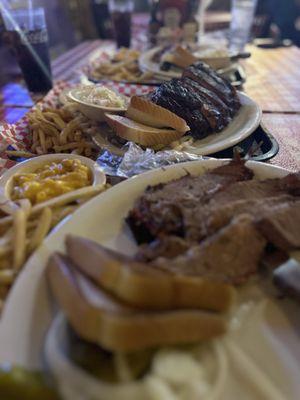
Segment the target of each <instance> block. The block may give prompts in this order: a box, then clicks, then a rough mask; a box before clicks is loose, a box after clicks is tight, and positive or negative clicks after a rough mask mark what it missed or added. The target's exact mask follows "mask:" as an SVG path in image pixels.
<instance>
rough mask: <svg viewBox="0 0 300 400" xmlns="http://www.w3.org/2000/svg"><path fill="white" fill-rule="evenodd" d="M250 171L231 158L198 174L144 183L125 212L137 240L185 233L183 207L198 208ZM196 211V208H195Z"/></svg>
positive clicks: (250, 172)
mask: <svg viewBox="0 0 300 400" xmlns="http://www.w3.org/2000/svg"><path fill="white" fill-rule="evenodd" d="M252 177H253V172H252V171H251V170H250V169H248V168H247V167H246V166H245V164H244V162H242V161H238V160H234V161H232V162H230V163H228V164H226V165H223V166H221V167H218V168H215V169H213V170H211V171H209V172H208V173H205V174H203V175H201V176H198V177H193V176H191V175H186V176H184V177H183V178H180V179H177V180H175V181H171V182H169V183H166V184H160V185H156V186H153V187H148V188H147V189H146V191H145V193H144V195H143V196H141V197H140V198H139V199H138V200H137V201H136V203H135V205H134V207H133V209H132V210H131V211H130V212H129V215H128V217H127V222H128V224H129V225H130V227H131V229H132V231H133V233H134V235H135V237H136V239H137V241H138V243H145V242H149V241H151V240H153V239H154V238H155V237H156V236H158V235H160V234H175V235H177V236H181V237H183V236H185V234H186V229H185V228H186V227H185V225H184V220H183V217H184V213H185V210H188V209H192V210H195V207H198V211H199V210H200V209H201V207H202V206H204V205H205V204H206V203H208V202H209V201H210V200H211V198H212V196H213V195H214V194H215V193H217V192H219V191H222V190H224V189H225V188H226V187H227V186H229V185H231V184H233V183H234V182H238V181H242V180H248V179H251V178H252ZM198 211H197V212H198Z"/></svg>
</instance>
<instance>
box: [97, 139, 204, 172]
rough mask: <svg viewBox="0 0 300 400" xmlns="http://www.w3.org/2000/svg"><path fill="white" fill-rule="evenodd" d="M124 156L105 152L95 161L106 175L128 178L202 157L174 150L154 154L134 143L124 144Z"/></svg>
mask: <svg viewBox="0 0 300 400" xmlns="http://www.w3.org/2000/svg"><path fill="white" fill-rule="evenodd" d="M125 149H126V152H125V154H124V156H117V155H115V154H113V153H111V152H109V151H108V150H105V151H104V152H103V153H102V154H101V155H100V156H99V157H98V159H97V163H98V164H99V165H100V166H101V167H102V168H103V170H104V172H105V173H106V174H107V175H113V176H119V177H122V178H130V177H132V176H134V175H139V174H142V173H143V172H146V171H149V170H152V169H155V168H160V167H165V166H167V165H171V164H176V163H180V162H184V161H195V160H200V159H203V157H202V156H197V155H195V154H190V153H186V152H183V151H176V150H162V151H157V152H155V151H154V150H152V149H146V150H143V149H142V148H141V147H139V146H138V145H137V144H135V143H132V142H130V143H128V144H126V148H125Z"/></svg>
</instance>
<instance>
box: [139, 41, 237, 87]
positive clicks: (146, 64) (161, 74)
mask: <svg viewBox="0 0 300 400" xmlns="http://www.w3.org/2000/svg"><path fill="white" fill-rule="evenodd" d="M160 50H161V47H154V48H153V49H150V50H148V51H146V52H145V53H143V54H141V57H140V59H139V65H140V68H141V70H142V71H150V72H152V73H153V74H154V75H155V76H156V77H157V78H158V79H159V80H162V81H163V80H170V79H172V78H180V77H181V75H182V72H180V71H178V72H177V71H174V70H171V71H163V70H162V69H161V68H160V63H158V62H156V61H154V60H153V56H154V55H155V54H156V53H157V52H158V51H160ZM203 61H205V57H204V58H203ZM234 65H236V63H232V64H231V65H229V66H228V67H226V68H223V69H222V75H226V74H227V72H228V71H231V70H232V68H234Z"/></svg>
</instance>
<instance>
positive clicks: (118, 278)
mask: <svg viewBox="0 0 300 400" xmlns="http://www.w3.org/2000/svg"><path fill="white" fill-rule="evenodd" d="M66 248H67V253H68V256H69V257H70V259H71V260H72V262H73V263H74V264H75V265H76V267H77V268H78V269H79V270H80V271H81V272H82V273H83V274H85V275H86V276H88V277H89V278H90V279H92V280H93V281H94V282H95V284H97V285H98V286H100V287H103V288H104V289H105V290H108V291H109V292H110V293H113V294H114V295H115V296H116V297H117V298H119V299H120V300H122V301H124V302H125V303H127V304H130V305H132V306H134V307H139V308H144V309H153V310H154V309H157V310H161V309H178V308H181V309H183V308H191V309H196V308H198V309H204V310H211V311H218V312H225V311H227V310H228V309H229V308H230V306H231V304H232V302H233V299H234V292H235V290H234V288H233V287H232V286H231V285H228V284H225V283H222V282H216V281H211V280H208V279H204V278H201V277H190V276H180V275H173V274H171V273H167V272H163V271H160V270H158V269H155V268H154V267H151V266H147V265H146V264H143V263H140V262H136V261H134V260H132V259H130V258H129V257H126V256H122V255H121V254H119V253H116V252H114V251H111V250H107V249H106V248H105V247H103V246H101V245H100V244H98V243H96V242H93V241H92V240H89V239H84V238H80V237H76V236H72V235H68V236H67V238H66Z"/></svg>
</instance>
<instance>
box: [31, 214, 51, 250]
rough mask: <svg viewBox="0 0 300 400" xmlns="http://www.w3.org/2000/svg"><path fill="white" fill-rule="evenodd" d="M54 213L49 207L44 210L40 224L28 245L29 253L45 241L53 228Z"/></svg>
mask: <svg viewBox="0 0 300 400" xmlns="http://www.w3.org/2000/svg"><path fill="white" fill-rule="evenodd" d="M51 220H52V211H51V209H50V208H49V207H46V208H44V209H43V211H42V213H41V216H40V219H39V222H38V224H37V226H36V228H35V231H34V233H33V235H32V237H31V240H30V242H29V245H28V252H29V253H31V252H32V251H33V250H35V249H36V248H37V247H38V246H39V245H40V244H41V243H42V242H43V240H44V238H45V236H46V235H47V233H48V232H49V230H50V228H51Z"/></svg>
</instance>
